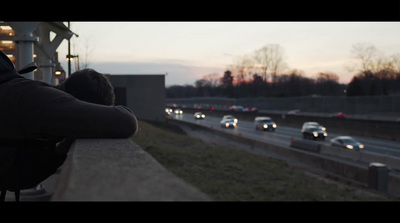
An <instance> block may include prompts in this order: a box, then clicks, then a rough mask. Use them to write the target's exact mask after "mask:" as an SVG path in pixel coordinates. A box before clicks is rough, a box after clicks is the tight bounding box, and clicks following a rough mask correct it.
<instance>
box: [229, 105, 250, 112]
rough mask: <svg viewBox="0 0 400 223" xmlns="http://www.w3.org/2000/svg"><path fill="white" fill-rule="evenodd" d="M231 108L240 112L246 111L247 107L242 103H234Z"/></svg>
mask: <svg viewBox="0 0 400 223" xmlns="http://www.w3.org/2000/svg"><path fill="white" fill-rule="evenodd" d="M229 110H231V111H239V112H242V111H246V110H245V108H244V107H243V106H240V105H233V106H231V107H229Z"/></svg>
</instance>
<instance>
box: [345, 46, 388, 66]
mask: <svg viewBox="0 0 400 223" xmlns="http://www.w3.org/2000/svg"><path fill="white" fill-rule="evenodd" d="M352 56H353V58H354V59H355V61H353V62H352V63H351V64H350V65H349V66H347V69H348V70H349V71H351V72H353V71H355V72H358V73H366V72H368V71H369V72H372V73H376V72H378V71H380V70H382V69H385V68H387V67H388V66H389V61H388V60H387V59H386V58H385V57H383V56H382V55H381V53H380V52H379V51H378V50H377V49H376V48H375V46H373V45H371V44H366V43H358V44H355V45H353V48H352Z"/></svg>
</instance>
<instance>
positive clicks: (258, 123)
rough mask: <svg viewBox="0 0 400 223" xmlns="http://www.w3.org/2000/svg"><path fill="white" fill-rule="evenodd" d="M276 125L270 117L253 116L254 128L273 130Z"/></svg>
mask: <svg viewBox="0 0 400 223" xmlns="http://www.w3.org/2000/svg"><path fill="white" fill-rule="evenodd" d="M276 127H277V125H276V123H275V122H274V121H273V120H272V119H271V118H270V117H261V116H258V117H255V118H254V128H256V130H259V129H261V130H270V131H275V129H276Z"/></svg>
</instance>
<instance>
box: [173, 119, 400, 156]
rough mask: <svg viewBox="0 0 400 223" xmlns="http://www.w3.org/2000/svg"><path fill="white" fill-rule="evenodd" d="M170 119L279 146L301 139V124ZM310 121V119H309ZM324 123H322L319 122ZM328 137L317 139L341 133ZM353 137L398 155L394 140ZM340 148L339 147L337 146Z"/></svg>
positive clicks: (377, 150) (372, 148)
mask: <svg viewBox="0 0 400 223" xmlns="http://www.w3.org/2000/svg"><path fill="white" fill-rule="evenodd" d="M171 118H172V119H179V120H183V121H186V122H191V123H196V124H198V125H202V126H206V127H210V128H214V129H220V130H221V131H225V132H228V133H231V134H236V135H241V136H243V137H246V138H250V139H255V140H258V141H263V142H269V143H271V144H275V145H280V146H290V141H291V139H294V140H296V139H302V138H303V137H302V135H301V132H300V130H301V126H299V127H298V128H294V127H288V126H281V125H280V124H279V123H278V122H276V124H277V125H278V127H277V128H276V130H275V131H274V132H272V131H263V130H256V129H255V128H254V123H253V122H250V121H242V120H240V119H239V122H238V125H237V127H236V128H235V129H232V128H231V129H226V128H221V126H220V123H219V122H220V121H221V119H222V116H221V117H212V116H207V117H205V119H198V120H196V119H194V117H193V114H191V113H184V114H182V115H175V114H173V115H171ZM310 121H312V120H310ZM320 124H321V125H324V124H323V123H320ZM327 133H328V137H327V138H326V139H325V140H324V141H322V140H318V142H321V143H323V144H326V145H330V140H331V139H332V138H334V137H336V136H340V135H342V134H341V133H339V132H330V131H329V129H327ZM352 137H353V138H354V139H356V140H358V141H359V142H361V143H363V144H364V145H365V149H364V150H365V151H368V152H372V153H378V154H380V155H390V156H395V157H400V143H399V142H396V141H390V140H383V139H372V138H367V137H361V136H352ZM338 149H340V148H338Z"/></svg>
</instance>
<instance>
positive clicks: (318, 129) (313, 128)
mask: <svg viewBox="0 0 400 223" xmlns="http://www.w3.org/2000/svg"><path fill="white" fill-rule="evenodd" d="M309 129H310V131H320V130H321V128H318V127H311V128H309Z"/></svg>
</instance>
